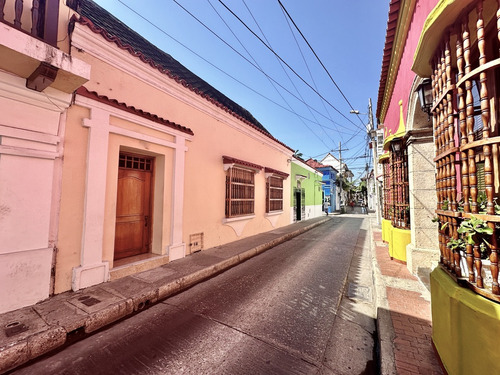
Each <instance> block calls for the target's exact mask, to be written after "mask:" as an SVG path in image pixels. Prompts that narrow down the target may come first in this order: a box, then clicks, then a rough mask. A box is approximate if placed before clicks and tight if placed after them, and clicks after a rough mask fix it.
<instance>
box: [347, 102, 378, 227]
mask: <svg viewBox="0 0 500 375" xmlns="http://www.w3.org/2000/svg"><path fill="white" fill-rule="evenodd" d="M350 113H352V114H355V115H368V120H369V121H370V123H369V124H368V129H367V133H368V135H369V136H370V140H371V143H372V153H373V172H374V173H373V175H374V183H375V199H376V217H377V224H380V223H381V209H380V195H379V190H378V186H377V176H378V171H377V164H378V156H377V132H376V131H375V129H374V125H373V112H372V100H371V98H369V99H368V113H360V112H359V111H358V110H357V109H352V110H351V111H350Z"/></svg>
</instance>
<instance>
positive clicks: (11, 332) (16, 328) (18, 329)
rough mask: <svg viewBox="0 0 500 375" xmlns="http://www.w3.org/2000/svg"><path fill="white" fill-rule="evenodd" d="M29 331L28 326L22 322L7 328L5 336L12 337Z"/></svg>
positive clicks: (8, 325) (14, 323) (13, 323)
mask: <svg viewBox="0 0 500 375" xmlns="http://www.w3.org/2000/svg"><path fill="white" fill-rule="evenodd" d="M27 330H28V326H27V325H25V324H24V323H21V322H17V321H16V322H11V323H9V324H7V325H6V326H5V329H4V332H5V336H7V337H12V336H15V335H18V334H20V333H22V332H25V331H27Z"/></svg>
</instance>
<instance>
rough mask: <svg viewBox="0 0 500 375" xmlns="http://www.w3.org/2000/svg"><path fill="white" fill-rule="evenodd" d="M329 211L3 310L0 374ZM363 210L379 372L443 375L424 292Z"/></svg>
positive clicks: (239, 259) (319, 221)
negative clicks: (95, 283)
mask: <svg viewBox="0 0 500 375" xmlns="http://www.w3.org/2000/svg"><path fill="white" fill-rule="evenodd" d="M352 213H353V214H355V215H356V216H361V215H357V214H358V213H357V212H352ZM333 216H334V215H330V216H322V217H318V218H315V219H310V220H307V221H302V222H299V223H295V224H292V225H288V226H286V227H283V228H279V229H276V230H272V231H270V232H267V233H262V234H259V235H256V236H252V237H248V238H245V239H242V240H239V241H236V242H232V243H229V244H226V245H223V246H219V247H215V248H212V249H207V250H204V251H202V252H199V253H195V254H193V255H191V256H189V257H186V258H183V259H179V260H176V261H173V262H171V263H168V264H166V265H164V266H161V267H158V268H155V269H152V270H149V271H145V272H141V273H138V274H135V275H132V276H127V277H124V278H121V279H118V280H114V281H110V282H108V283H104V284H100V285H96V286H93V287H90V288H86V289H83V290H80V291H78V292H65V293H62V294H59V295H57V296H54V297H51V298H49V299H47V300H45V301H43V302H40V303H38V304H36V305H34V306H29V307H26V308H23V309H19V310H15V311H12V312H8V313H5V314H1V315H0V325H1V327H3V329H2V330H0V374H2V373H5V372H7V371H9V370H11V369H14V368H16V367H18V366H20V365H22V364H23V363H26V362H28V361H30V360H32V359H35V358H37V357H40V356H42V355H43V354H45V353H48V352H50V351H52V350H55V349H58V348H60V347H62V346H64V345H67V344H70V343H72V342H74V341H76V340H78V339H80V338H82V337H84V336H85V335H86V334H88V333H91V332H95V331H97V330H99V329H101V328H103V327H106V326H108V325H110V324H112V323H114V322H116V321H118V320H120V319H123V318H126V317H128V316H131V315H132V314H135V313H138V312H140V311H141V310H142V309H144V308H145V307H147V306H148V305H151V304H154V303H156V302H158V301H160V300H163V299H165V298H168V297H169V296H171V295H173V294H176V293H179V292H181V291H183V290H185V289H187V288H189V287H191V286H193V285H195V284H197V283H199V282H201V281H203V280H206V279H208V278H210V277H212V276H214V275H216V274H218V273H220V272H223V271H225V270H227V269H229V268H231V267H233V266H235V265H237V264H239V263H241V262H243V261H245V260H247V259H249V258H251V257H253V256H255V255H258V254H259V253H261V252H263V251H266V250H268V249H270V248H272V247H274V246H276V245H278V244H280V243H283V242H285V241H287V240H289V239H291V238H293V237H295V236H298V235H299V234H301V233H304V232H306V231H308V230H310V229H312V228H314V227H316V226H318V225H321V224H323V223H325V222H326V221H328V220H330V219H331V218H332V217H333ZM346 216H348V215H346ZM337 217H338V216H337ZM340 217H342V216H340ZM363 217H366V218H367V219H369V223H370V225H369V228H370V229H369V236H368V238H367V239H368V240H369V242H370V244H371V246H368V252H370V251H369V250H370V249H371V254H370V255H368V256H367V254H366V253H365V252H360V253H359V256H361V257H362V258H363V261H364V260H368V259H364V258H365V257H367V258H371V261H372V267H370V268H371V269H373V284H374V286H375V287H374V291H373V294H375V295H376V300H375V304H376V308H377V331H378V339H379V348H380V362H381V363H380V366H381V373H382V374H384V375H385V374H442V371H441V368H440V366H439V362H438V359H437V357H436V355H435V353H434V351H433V349H432V344H431V338H430V335H431V316H430V296H429V292H428V291H427V289H425V287H424V286H423V284H422V283H420V281H419V280H418V279H417V278H416V277H414V276H412V275H410V273H409V272H408V270H407V268H406V266H405V265H404V264H401V263H398V262H396V261H394V260H391V259H390V257H389V254H388V249H387V245H386V244H384V243H383V242H382V239H381V230H380V227H377V226H376V223H375V216H374V215H373V214H369V215H363ZM360 249H361V247H360ZM360 251H361V250H360ZM351 267H352V265H351ZM358 268H359V267H358ZM365 268H367V269H368V267H365ZM349 289H352V288H347V290H346V291H345V293H346V296H347V297H349V293H352V292H353V291H349ZM354 294H356V293H354Z"/></svg>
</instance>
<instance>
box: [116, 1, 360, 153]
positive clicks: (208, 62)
mask: <svg viewBox="0 0 500 375" xmlns="http://www.w3.org/2000/svg"><path fill="white" fill-rule="evenodd" d="M117 1H118V2H119V3H121V4H122V5H123V6H125V7H126V8H127V9H129V10H130V11H131V12H132V13H134V14H135V15H137V16H138V17H139V18H141V19H142V20H144V21H146V22H147V23H148V24H150V25H151V26H153V27H154V28H155V29H157V30H158V31H160V32H161V33H162V34H164V35H166V36H167V37H169V38H170V39H172V40H173V41H175V42H176V43H178V44H179V45H181V46H182V47H184V48H185V49H186V50H188V51H189V52H191V53H192V54H193V55H195V56H197V57H198V58H200V59H201V60H203V61H204V62H206V63H207V64H209V65H210V66H212V67H213V68H215V69H217V70H218V71H220V72H221V73H223V74H225V75H226V76H228V77H229V78H231V79H233V80H234V81H235V82H237V83H239V84H241V85H242V86H244V87H246V88H247V89H249V90H250V91H252V92H253V93H255V94H257V95H259V96H261V97H262V98H264V99H266V100H268V101H270V102H271V103H273V104H275V105H276V106H278V107H280V108H281V109H283V110H285V111H287V112H290V113H292V114H294V115H296V116H298V117H300V118H302V119H304V120H307V121H309V122H311V123H313V124H317V125H318V126H321V127H322V126H324V125H321V124H320V123H317V122H315V121H313V120H311V119H308V118H306V117H305V116H303V115H301V114H299V113H297V112H295V111H293V109H289V108H286V107H284V106H282V105H281V104H279V103H277V102H276V101H274V100H273V99H271V98H269V97H267V96H265V95H264V94H262V93H260V92H258V91H257V90H255V89H253V88H252V87H250V86H248V85H247V84H245V83H243V82H242V81H240V80H238V79H237V78H236V77H234V76H232V75H231V74H229V73H227V72H226V71H224V70H223V69H221V68H219V67H218V66H216V65H215V64H213V63H212V62H210V61H208V60H207V59H206V58H204V57H203V56H201V55H200V54H198V53H197V52H195V51H194V50H192V49H191V48H189V47H188V46H187V45H185V44H184V43H182V42H181V41H179V40H178V39H176V38H174V37H173V36H172V35H170V34H169V33H167V32H166V31H165V30H163V29H162V28H160V27H159V26H157V25H156V24H154V23H153V22H151V21H150V20H148V19H147V18H146V17H144V16H143V15H141V14H140V13H138V12H137V11H136V10H134V9H133V8H131V7H129V6H128V5H127V4H125V3H124V2H123V1H122V0H117ZM181 8H182V6H181ZM185 11H186V10H185ZM188 14H189V13H188ZM191 16H192V17H194V16H193V15H191ZM194 18H195V17H194ZM195 19H196V18H195ZM198 22H200V23H201V21H199V20H198ZM205 27H206V26H205ZM226 44H227V43H226ZM231 48H232V47H231ZM233 50H234V49H233ZM235 52H236V53H237V54H238V55H240V56H241V57H242V58H243V59H245V60H246V61H247V62H249V63H250V64H251V65H252V66H254V67H255V68H256V69H258V68H257V67H256V66H255V65H254V64H252V63H251V62H250V61H249V60H248V59H246V58H245V57H244V56H242V55H241V54H240V53H239V52H238V51H235ZM258 70H259V69H258ZM261 73H262V74H264V76H266V77H268V78H269V79H271V80H272V81H273V82H275V83H276V84H277V85H278V86H280V87H281V88H282V89H283V90H285V91H287V92H288V93H289V94H290V95H292V96H293V97H294V98H295V99H297V100H299V101H300V98H298V97H296V96H295V95H294V94H293V93H291V92H290V91H289V90H288V89H287V88H285V87H283V86H282V85H281V84H280V83H279V82H277V81H275V80H274V79H273V78H272V77H270V76H268V75H267V74H266V73H265V72H264V71H261ZM304 104H305V105H306V106H308V107H310V106H309V105H308V104H307V103H304ZM310 108H311V109H312V110H313V111H315V112H316V113H318V114H319V115H321V116H323V117H324V118H325V119H327V120H329V119H328V118H327V117H326V116H324V115H323V114H322V113H321V112H319V111H318V110H316V109H315V108H313V107H310ZM332 122H333V121H332ZM333 123H334V124H335V125H337V126H340V127H343V128H346V129H348V128H347V127H345V126H343V125H341V124H338V123H335V122H333ZM344 134H352V133H348V132H344ZM327 147H328V146H327Z"/></svg>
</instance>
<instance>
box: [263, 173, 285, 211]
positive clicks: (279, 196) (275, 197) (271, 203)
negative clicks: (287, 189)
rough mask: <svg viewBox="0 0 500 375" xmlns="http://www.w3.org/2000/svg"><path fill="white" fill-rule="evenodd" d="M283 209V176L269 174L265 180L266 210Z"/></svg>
mask: <svg viewBox="0 0 500 375" xmlns="http://www.w3.org/2000/svg"><path fill="white" fill-rule="evenodd" d="M274 211H283V178H282V177H278V176H269V177H268V178H267V182H266V212H267V213H269V212H274Z"/></svg>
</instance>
